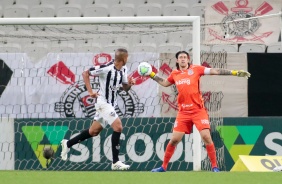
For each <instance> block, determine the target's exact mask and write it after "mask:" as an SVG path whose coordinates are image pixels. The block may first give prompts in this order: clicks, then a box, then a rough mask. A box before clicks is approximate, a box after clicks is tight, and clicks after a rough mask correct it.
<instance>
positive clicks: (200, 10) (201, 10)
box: [189, 4, 205, 18]
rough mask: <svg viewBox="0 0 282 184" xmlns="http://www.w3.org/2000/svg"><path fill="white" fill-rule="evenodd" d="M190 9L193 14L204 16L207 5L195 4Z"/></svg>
mask: <svg viewBox="0 0 282 184" xmlns="http://www.w3.org/2000/svg"><path fill="white" fill-rule="evenodd" d="M189 9H190V10H189V12H190V15H191V16H200V17H202V18H203V17H204V15H205V6H204V5H202V4H193V5H192V6H190V8H189Z"/></svg>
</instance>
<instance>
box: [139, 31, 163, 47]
mask: <svg viewBox="0 0 282 184" xmlns="http://www.w3.org/2000/svg"><path fill="white" fill-rule="evenodd" d="M166 41H167V35H166V34H165V33H159V34H146V35H141V43H155V44H157V45H159V44H161V43H165V42H166Z"/></svg>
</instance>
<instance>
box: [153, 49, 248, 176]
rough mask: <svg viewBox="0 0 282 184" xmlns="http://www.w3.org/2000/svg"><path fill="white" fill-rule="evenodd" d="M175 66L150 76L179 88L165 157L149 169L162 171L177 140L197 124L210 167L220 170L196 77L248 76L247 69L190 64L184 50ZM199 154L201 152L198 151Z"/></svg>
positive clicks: (163, 84) (159, 81)
mask: <svg viewBox="0 0 282 184" xmlns="http://www.w3.org/2000/svg"><path fill="white" fill-rule="evenodd" d="M175 56H176V59H177V61H176V67H177V69H176V70H173V71H172V72H171V74H170V75H169V77H168V78H167V79H163V78H161V77H159V76H156V74H155V73H154V72H152V73H151V74H150V77H151V78H152V79H153V80H154V81H156V82H157V83H159V84H160V85H162V86H164V87H168V86H170V85H172V84H175V85H176V88H177V91H178V97H177V102H178V114H177V117H176V120H175V122H174V127H173V133H172V137H171V139H170V141H169V143H168V145H167V147H166V151H165V155H164V161H163V164H162V166H161V167H159V168H155V169H153V170H152V172H165V171H166V170H167V165H168V163H169V160H170V159H171V157H172V155H173V153H174V151H175V148H176V146H177V144H178V143H179V142H180V141H181V140H182V138H183V136H184V135H185V134H190V133H191V131H192V127H193V125H195V126H196V127H197V129H198V130H199V132H200V135H201V138H202V140H203V142H204V144H205V146H206V149H207V153H208V157H209V159H210V161H211V165H212V171H213V172H219V168H218V166H217V162H216V152H215V147H214V143H213V141H212V138H211V135H210V122H209V117H208V113H207V111H206V109H205V106H204V101H203V98H202V95H201V93H200V90H199V88H200V86H199V80H200V77H201V76H202V75H234V76H238V77H245V78H249V77H250V73H249V72H246V71H243V70H239V71H237V70H227V69H219V68H206V67H204V66H199V65H192V64H190V57H189V54H188V53H187V52H186V51H179V52H177V53H176V55H175ZM199 154H200V153H199Z"/></svg>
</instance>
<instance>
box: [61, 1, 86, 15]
mask: <svg viewBox="0 0 282 184" xmlns="http://www.w3.org/2000/svg"><path fill="white" fill-rule="evenodd" d="M81 14H82V13H81V6H80V5H79V4H71V5H64V6H61V7H58V9H57V14H56V15H57V17H81Z"/></svg>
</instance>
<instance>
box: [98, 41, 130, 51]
mask: <svg viewBox="0 0 282 184" xmlns="http://www.w3.org/2000/svg"><path fill="white" fill-rule="evenodd" d="M119 48H124V49H128V45H127V44H121V43H119V44H110V45H107V46H105V47H103V48H102V52H105V53H114V52H115V51H116V50H117V49H119Z"/></svg>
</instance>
